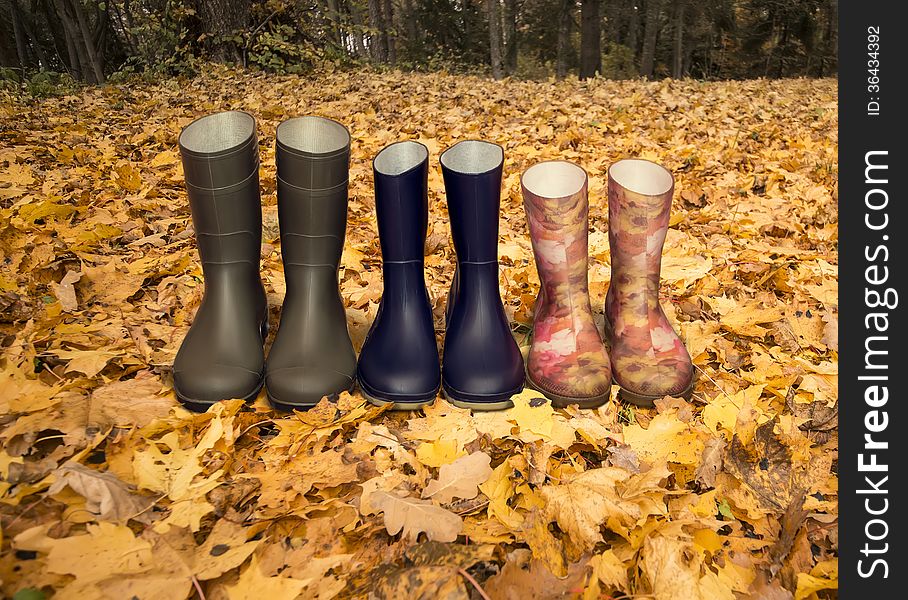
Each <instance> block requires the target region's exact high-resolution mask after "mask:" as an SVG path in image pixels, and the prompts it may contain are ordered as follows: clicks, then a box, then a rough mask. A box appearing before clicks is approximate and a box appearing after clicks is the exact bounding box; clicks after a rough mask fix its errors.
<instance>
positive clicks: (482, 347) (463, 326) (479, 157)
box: [441, 140, 525, 410]
mask: <svg viewBox="0 0 908 600" xmlns="http://www.w3.org/2000/svg"><path fill="white" fill-rule="evenodd" d="M503 163H504V152H503V150H502V149H501V147H500V146H498V145H496V144H491V143H489V142H482V141H474V140H469V141H464V142H460V143H458V144H455V145H454V146H452V147H451V148H449V149H447V150H446V151H445V152H444V153H442V155H441V170H442V174H443V176H444V181H445V194H446V196H447V199H448V215H449V217H450V222H451V235H452V237H453V238H454V250H455V252H456V254H457V268H456V271H455V276H454V281H453V283H452V286H451V291H450V292H449V294H448V306H447V327H446V331H445V344H444V357H443V360H442V386H443V388H444V392H445V396H446V397H447V398H448V400H450V401H451V402H452V403H454V404H455V405H457V406H461V407H464V408H473V409H477V410H497V409H503V408H508V407H510V406H511V405H512V402H511V396H513V395H514V394H518V393H520V391H521V390H523V384H524V379H525V373H524V365H523V357H522V356H521V354H520V349H519V348H518V346H517V342H516V341H515V340H514V336H513V335H512V334H511V329H510V326H509V324H508V319H507V316H506V315H505V312H504V306H503V305H502V302H501V292H500V291H499V287H498V218H499V208H500V203H501V198H500V193H501V175H502V167H503Z"/></svg>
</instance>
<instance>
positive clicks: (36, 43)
mask: <svg viewBox="0 0 908 600" xmlns="http://www.w3.org/2000/svg"><path fill="white" fill-rule="evenodd" d="M13 2H14V3H16V0H13ZM36 8H37V7H36V6H34V5H33V6H32V7H31V10H28V11H26V12H25V13H24V14H22V13H21V12H20V17H21V20H22V28H23V29H24V30H25V35H26V37H28V39H29V41H30V42H31V47H32V50H33V51H34V53H35V57H36V58H37V59H38V66H39V67H40V68H41V69H49V68H50V62H49V61H48V60H47V54H45V53H44V47H43V46H42V45H41V40H39V39H38V36H36V35H35V30H34V29H33V28H32V23H31V22H30V21H33V20H34V18H35V9H36Z"/></svg>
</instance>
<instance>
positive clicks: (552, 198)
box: [521, 161, 612, 408]
mask: <svg viewBox="0 0 908 600" xmlns="http://www.w3.org/2000/svg"><path fill="white" fill-rule="evenodd" d="M521 182H522V189H523V203H524V209H525V210H526V216H527V224H528V225H529V228H530V239H531V241H532V243H533V256H534V257H535V259H536V270H537V272H538V273H539V281H540V288H539V295H538V296H537V298H536V308H535V312H534V317H533V341H532V345H531V346H530V353H529V357H528V360H527V378H528V380H529V383H530V384H531V385H532V386H533V387H534V388H536V389H538V390H539V391H541V392H542V393H543V394H545V395H546V397H548V398H549V399H550V400H552V403H553V404H554V405H555V406H567V405H569V404H579V405H580V406H581V407H584V408H588V407H593V406H599V405H601V404H603V403H605V402H606V401H607V400H608V399H609V392H610V391H611V384H612V372H611V366H610V363H609V357H608V353H607V352H606V349H605V345H604V344H603V343H602V337H601V335H600V333H599V329H598V328H597V327H596V323H595V321H594V319H593V311H592V306H591V305H590V295H589V284H588V279H587V264H588V260H589V259H588V246H587V238H588V235H587V232H588V229H589V218H588V217H589V200H588V196H587V175H586V171H584V170H583V169H582V168H580V167H579V166H577V165H575V164H573V163H570V162H566V161H549V162H543V163H539V164H537V165H534V166H533V167H530V168H529V169H527V171H526V172H525V173H524V174H523V177H522V178H521Z"/></svg>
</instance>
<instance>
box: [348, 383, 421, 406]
mask: <svg viewBox="0 0 908 600" xmlns="http://www.w3.org/2000/svg"><path fill="white" fill-rule="evenodd" d="M356 380H357V381H358V382H359V391H360V393H361V394H362V395H363V398H365V399H366V400H368V401H369V403H371V404H373V405H375V406H390V407H391V408H390V410H419V409H421V408H423V407H425V406H428V405H430V404H432V403H433V402H435V398H437V397H438V390H435V391H434V392H432V395H431V396H428V395H421V396H418V397H417V398H416V399H415V400H391V399H390V398H382V397H381V396H380V395H379V394H377V393H375V392H370V391H367V390H366V387H367V386H366V385H364V384H363V381H362V380H361V379H359V378H358V377H357V379H356Z"/></svg>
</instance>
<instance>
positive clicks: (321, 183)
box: [275, 116, 350, 289]
mask: <svg viewBox="0 0 908 600" xmlns="http://www.w3.org/2000/svg"><path fill="white" fill-rule="evenodd" d="M275 137H276V143H275V160H276V162H277V197H278V220H279V223H280V230H281V255H282V258H283V262H284V272H285V274H286V275H287V277H288V282H287V283H288V289H289V287H290V286H292V285H294V282H293V280H294V279H295V276H294V275H293V273H294V272H295V271H297V270H299V269H300V268H309V267H318V268H329V269H332V270H334V271H336V270H337V268H338V267H339V265H340V260H341V255H342V254H343V249H344V238H345V236H346V229H347V200H348V198H347V184H348V180H349V168H350V134H349V133H348V131H347V129H346V128H345V127H344V126H343V125H341V124H340V123H337V122H335V121H332V120H330V119H325V118H322V117H313V116H307V117H297V118H294V119H289V120H287V121H284V122H283V123H281V124H280V125H279V126H278V128H277V134H276V136H275Z"/></svg>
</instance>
